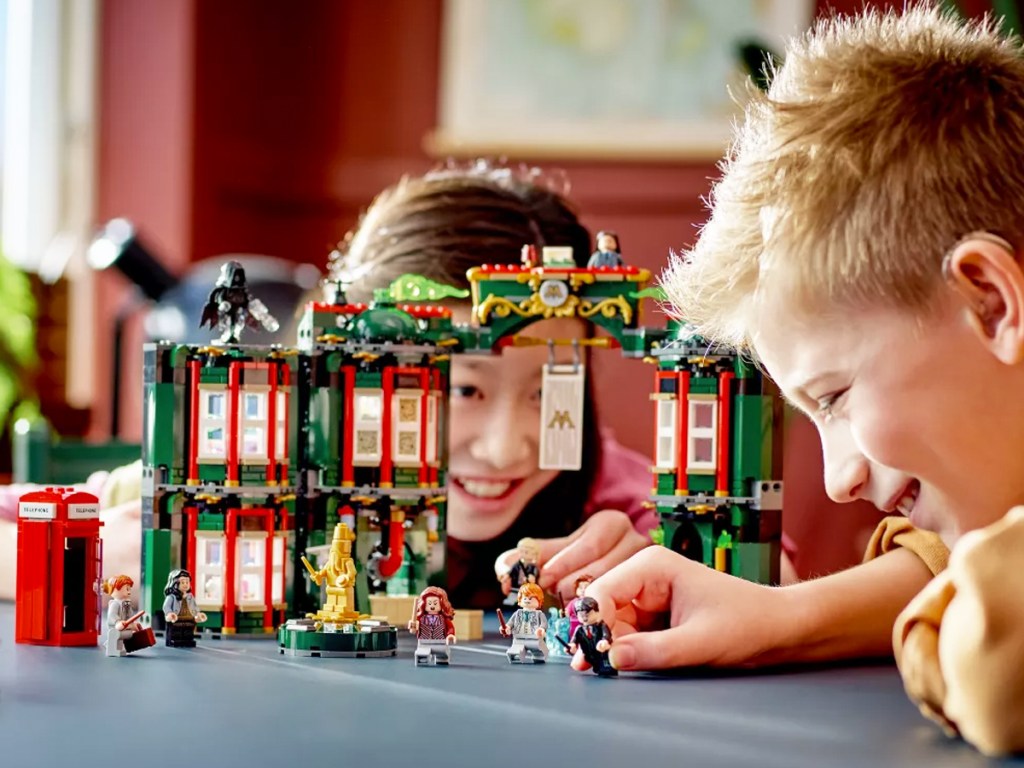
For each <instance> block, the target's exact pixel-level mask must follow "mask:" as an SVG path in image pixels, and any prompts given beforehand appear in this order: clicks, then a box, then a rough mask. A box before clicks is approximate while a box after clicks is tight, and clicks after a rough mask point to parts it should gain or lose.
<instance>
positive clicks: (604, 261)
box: [587, 230, 625, 269]
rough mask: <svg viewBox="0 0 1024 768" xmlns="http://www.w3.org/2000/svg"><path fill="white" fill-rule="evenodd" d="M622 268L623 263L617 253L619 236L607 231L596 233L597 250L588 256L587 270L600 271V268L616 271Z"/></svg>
mask: <svg viewBox="0 0 1024 768" xmlns="http://www.w3.org/2000/svg"><path fill="white" fill-rule="evenodd" d="M623 266H625V262H624V261H623V260H622V254H621V253H620V251H619V236H618V235H617V234H615V233H614V232H609V231H608V230H602V231H601V232H598V233H597V248H596V249H595V250H594V252H593V253H592V254H590V261H588V262H587V269H601V268H602V267H606V268H612V269H618V268H619V267H623Z"/></svg>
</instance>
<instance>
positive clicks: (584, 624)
mask: <svg viewBox="0 0 1024 768" xmlns="http://www.w3.org/2000/svg"><path fill="white" fill-rule="evenodd" d="M576 616H577V617H578V618H579V620H580V625H579V626H578V627H577V628H576V632H575V633H574V634H573V635H572V641H571V642H570V643H569V653H571V654H575V653H576V650H577V649H579V650H581V651H583V658H584V659H586V660H587V663H588V664H589V665H590V666H591V667H592V668H593V670H594V672H596V673H597V674H598V675H600V676H601V677H615V676H616V675H618V674H619V671H618V670H617V669H615V667H613V666H612V665H611V662H610V661H608V651H609V650H610V649H611V647H612V633H611V630H610V629H608V625H607V624H605V623H604V622H603V621H601V610H600V608H599V607H598V605H597V600H595V599H594V598H592V597H584V598H581V599H580V601H579V606H578V607H577V608H576Z"/></svg>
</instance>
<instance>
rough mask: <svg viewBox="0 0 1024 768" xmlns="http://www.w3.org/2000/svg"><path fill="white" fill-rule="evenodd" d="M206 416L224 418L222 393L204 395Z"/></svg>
mask: <svg viewBox="0 0 1024 768" xmlns="http://www.w3.org/2000/svg"><path fill="white" fill-rule="evenodd" d="M205 411H206V415H207V416H210V417H212V418H215V419H223V418H224V395H223V393H214V392H208V393H206V409H205Z"/></svg>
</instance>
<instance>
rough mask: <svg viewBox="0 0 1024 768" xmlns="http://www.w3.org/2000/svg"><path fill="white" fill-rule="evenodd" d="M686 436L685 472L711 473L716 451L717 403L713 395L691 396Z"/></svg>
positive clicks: (714, 466) (714, 465)
mask: <svg viewBox="0 0 1024 768" xmlns="http://www.w3.org/2000/svg"><path fill="white" fill-rule="evenodd" d="M688 407H689V429H688V435H687V443H688V444H687V452H686V455H687V466H686V470H687V472H695V471H696V472H713V471H714V470H715V468H716V461H717V459H716V456H717V449H718V401H717V400H716V399H715V396H714V395H691V396H690V399H689V405H688Z"/></svg>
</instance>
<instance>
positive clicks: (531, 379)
mask: <svg viewBox="0 0 1024 768" xmlns="http://www.w3.org/2000/svg"><path fill="white" fill-rule="evenodd" d="M469 312H470V310H469V308H468V307H458V308H456V310H455V321H456V322H468V320H469ZM583 333H584V324H583V323H582V322H581V321H579V320H575V319H571V318H553V319H550V320H542V321H540V322H537V323H534V324H533V325H531V326H529V327H528V328H526V329H525V330H524V331H522V332H521V334H522V335H523V336H533V337H537V338H542V339H548V338H581V337H582V336H583ZM555 356H556V361H557V362H560V363H562V362H564V363H569V362H572V349H571V348H570V347H565V346H563V347H556V348H555ZM547 362H548V348H547V346H546V345H542V346H536V347H518V348H506V349H505V350H504V351H503V352H502V354H500V355H459V356H457V357H456V358H455V359H454V360H453V361H452V372H451V412H450V423H449V436H450V437H449V474H448V479H449V483H448V532H449V533H450V534H451V535H452V536H454V537H455V538H457V539H462V540H463V541H485V540H487V539H493V538H495V537H496V536H498V535H500V534H501V533H502V532H504V531H505V530H507V529H508V528H509V527H510V526H511V525H512V523H513V522H514V521H515V519H516V518H517V517H518V516H519V515H520V513H521V512H522V511H523V509H524V508H525V507H526V505H527V504H528V503H529V501H530V499H532V498H533V497H534V496H536V495H537V493H538V492H540V491H541V490H542V489H543V488H544V487H545V486H546V485H547V484H548V483H550V482H551V481H552V480H554V479H555V477H556V476H557V475H558V472H557V471H556V470H542V469H540V468H539V467H538V460H539V455H540V453H539V449H540V402H541V400H540V398H541V376H542V367H543V366H544V365H545V364H546V363H547ZM558 512H559V510H551V513H552V514H558Z"/></svg>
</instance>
